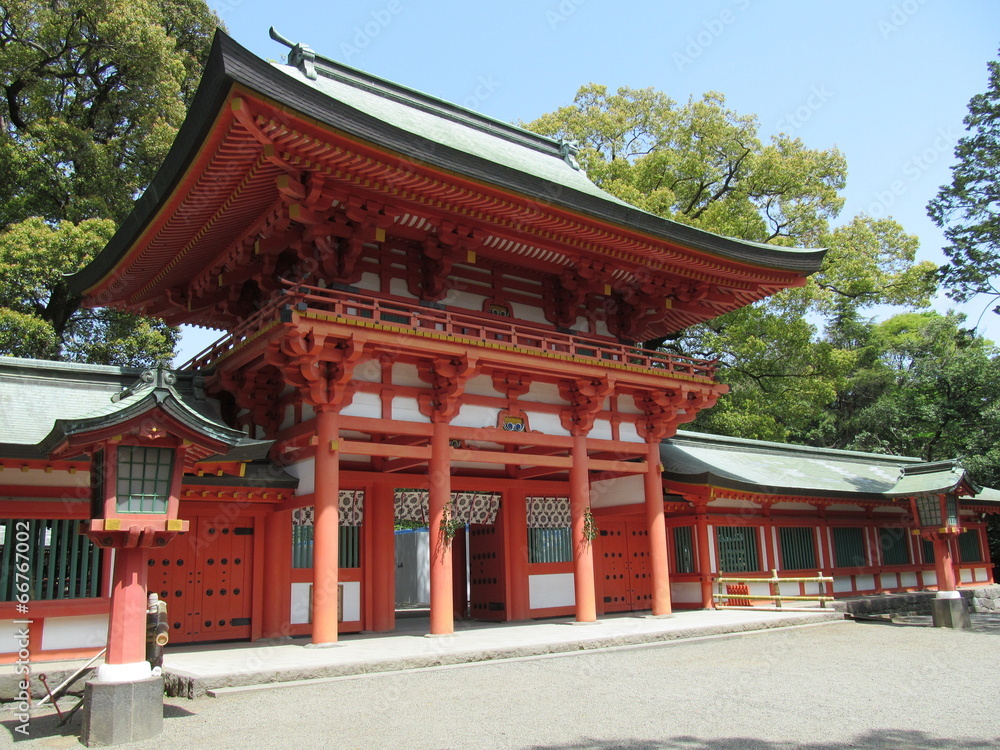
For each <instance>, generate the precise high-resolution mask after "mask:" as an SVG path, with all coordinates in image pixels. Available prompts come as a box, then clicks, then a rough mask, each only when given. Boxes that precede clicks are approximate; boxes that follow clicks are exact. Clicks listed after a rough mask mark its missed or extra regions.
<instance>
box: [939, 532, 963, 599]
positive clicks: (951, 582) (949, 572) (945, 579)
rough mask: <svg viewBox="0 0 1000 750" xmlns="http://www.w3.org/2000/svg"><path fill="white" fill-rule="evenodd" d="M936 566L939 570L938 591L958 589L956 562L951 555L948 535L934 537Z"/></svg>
mask: <svg viewBox="0 0 1000 750" xmlns="http://www.w3.org/2000/svg"><path fill="white" fill-rule="evenodd" d="M934 567H935V569H936V572H937V590H938V591H956V590H957V588H958V587H957V586H956V579H955V564H954V562H953V559H952V556H951V544H949V539H948V537H941V536H936V537H934Z"/></svg>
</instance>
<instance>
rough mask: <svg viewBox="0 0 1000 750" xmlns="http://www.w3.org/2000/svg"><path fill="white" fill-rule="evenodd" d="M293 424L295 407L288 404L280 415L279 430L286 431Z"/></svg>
mask: <svg viewBox="0 0 1000 750" xmlns="http://www.w3.org/2000/svg"><path fill="white" fill-rule="evenodd" d="M294 424H295V407H294V406H293V405H292V404H288V406H286V407H285V410H284V411H283V412H282V414H281V428H280V429H282V430H287V429H288V428H289V427H291V426H292V425H294Z"/></svg>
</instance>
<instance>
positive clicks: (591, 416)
mask: <svg viewBox="0 0 1000 750" xmlns="http://www.w3.org/2000/svg"><path fill="white" fill-rule="evenodd" d="M612 390H613V385H612V383H611V382H610V381H609V380H608V379H607V378H600V379H594V380H590V379H580V380H568V381H567V380H564V381H562V382H561V383H560V384H559V395H560V396H562V398H563V399H564V400H565V401H567V402H568V403H569V407H568V408H565V409H562V410H561V411H560V412H559V419H560V421H561V422H562V426H563V429H565V430H566V431H567V432H569V433H570V434H571V435H573V436H574V437H577V436H580V435H586V434H587V433H588V432H590V430H591V429H593V427H594V420H595V419H597V415H598V414H599V413H600V411H601V409H603V408H604V400H605V399H606V398H607V396H608V395H609V394H610V393H611V392H612Z"/></svg>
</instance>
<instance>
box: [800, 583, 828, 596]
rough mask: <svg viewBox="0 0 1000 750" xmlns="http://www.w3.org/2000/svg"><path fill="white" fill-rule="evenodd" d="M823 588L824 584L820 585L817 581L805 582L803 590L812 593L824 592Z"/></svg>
mask: <svg viewBox="0 0 1000 750" xmlns="http://www.w3.org/2000/svg"><path fill="white" fill-rule="evenodd" d="M824 588H825V585H820V584H818V583H807V584H805V587H804V590H805V592H806V593H807V594H810V595H814V594H823V593H825V592H824V590H823V589H824Z"/></svg>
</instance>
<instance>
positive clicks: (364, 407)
mask: <svg viewBox="0 0 1000 750" xmlns="http://www.w3.org/2000/svg"><path fill="white" fill-rule="evenodd" d="M340 413H341V414H343V415H344V416H346V417H369V418H371V419H378V418H379V417H381V416H382V399H381V398H379V395H378V394H377V393H361V392H358V393H355V394H354V398H353V399H352V400H351V403H349V404H348V405H347V406H345V407H344V408H342V409H341V410H340Z"/></svg>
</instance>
